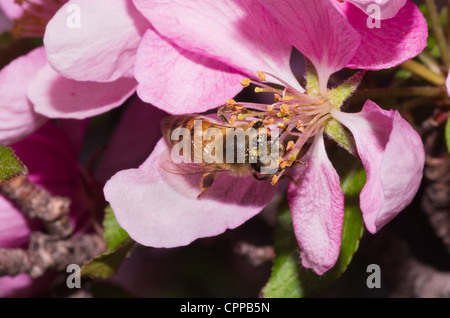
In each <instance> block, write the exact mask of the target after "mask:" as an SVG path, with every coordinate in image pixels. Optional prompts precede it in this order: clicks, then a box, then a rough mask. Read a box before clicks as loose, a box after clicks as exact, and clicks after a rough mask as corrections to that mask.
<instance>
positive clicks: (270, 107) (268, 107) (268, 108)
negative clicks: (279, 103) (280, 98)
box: [267, 105, 275, 113]
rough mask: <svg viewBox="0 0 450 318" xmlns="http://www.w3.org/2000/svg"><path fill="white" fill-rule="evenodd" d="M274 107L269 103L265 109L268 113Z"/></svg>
mask: <svg viewBox="0 0 450 318" xmlns="http://www.w3.org/2000/svg"><path fill="white" fill-rule="evenodd" d="M274 108H275V107H274V106H273V105H269V106H267V111H268V112H269V113H270V112H271V111H273V109H274Z"/></svg>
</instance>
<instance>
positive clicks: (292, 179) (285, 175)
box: [281, 173, 298, 184]
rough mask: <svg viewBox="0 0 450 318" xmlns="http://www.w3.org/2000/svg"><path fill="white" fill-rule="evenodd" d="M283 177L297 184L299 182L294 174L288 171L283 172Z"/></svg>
mask: <svg viewBox="0 0 450 318" xmlns="http://www.w3.org/2000/svg"><path fill="white" fill-rule="evenodd" d="M281 178H288V179H289V180H291V181H292V182H294V183H295V184H298V181H297V180H295V179H294V177H293V176H291V175H290V174H287V173H283V174H282V175H281Z"/></svg>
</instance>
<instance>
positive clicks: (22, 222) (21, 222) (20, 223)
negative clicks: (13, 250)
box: [0, 196, 36, 247]
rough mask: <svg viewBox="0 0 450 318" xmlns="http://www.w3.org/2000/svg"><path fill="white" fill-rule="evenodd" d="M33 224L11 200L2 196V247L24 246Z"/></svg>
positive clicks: (0, 244) (0, 199) (0, 226)
mask: <svg viewBox="0 0 450 318" xmlns="http://www.w3.org/2000/svg"><path fill="white" fill-rule="evenodd" d="M31 224H32V223H31V222H30V221H29V220H27V219H26V218H25V217H24V216H23V214H22V213H21V212H19V211H18V210H17V209H16V207H15V206H14V205H13V204H12V203H11V202H9V201H8V200H6V199H5V198H3V197H2V196H0V247H18V246H24V244H26V243H27V242H28V236H29V235H30V233H31ZM34 228H36V226H34Z"/></svg>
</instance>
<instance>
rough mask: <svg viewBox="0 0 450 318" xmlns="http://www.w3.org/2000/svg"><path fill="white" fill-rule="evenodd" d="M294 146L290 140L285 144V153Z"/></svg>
mask: <svg viewBox="0 0 450 318" xmlns="http://www.w3.org/2000/svg"><path fill="white" fill-rule="evenodd" d="M294 146H295V143H294V142H293V141H292V140H290V141H289V142H288V143H287V146H286V151H290V150H292V149H294Z"/></svg>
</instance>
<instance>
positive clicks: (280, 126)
mask: <svg viewBox="0 0 450 318" xmlns="http://www.w3.org/2000/svg"><path fill="white" fill-rule="evenodd" d="M277 127H278V128H281V129H284V128H285V127H286V125H285V124H284V123H278V124H277Z"/></svg>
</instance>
